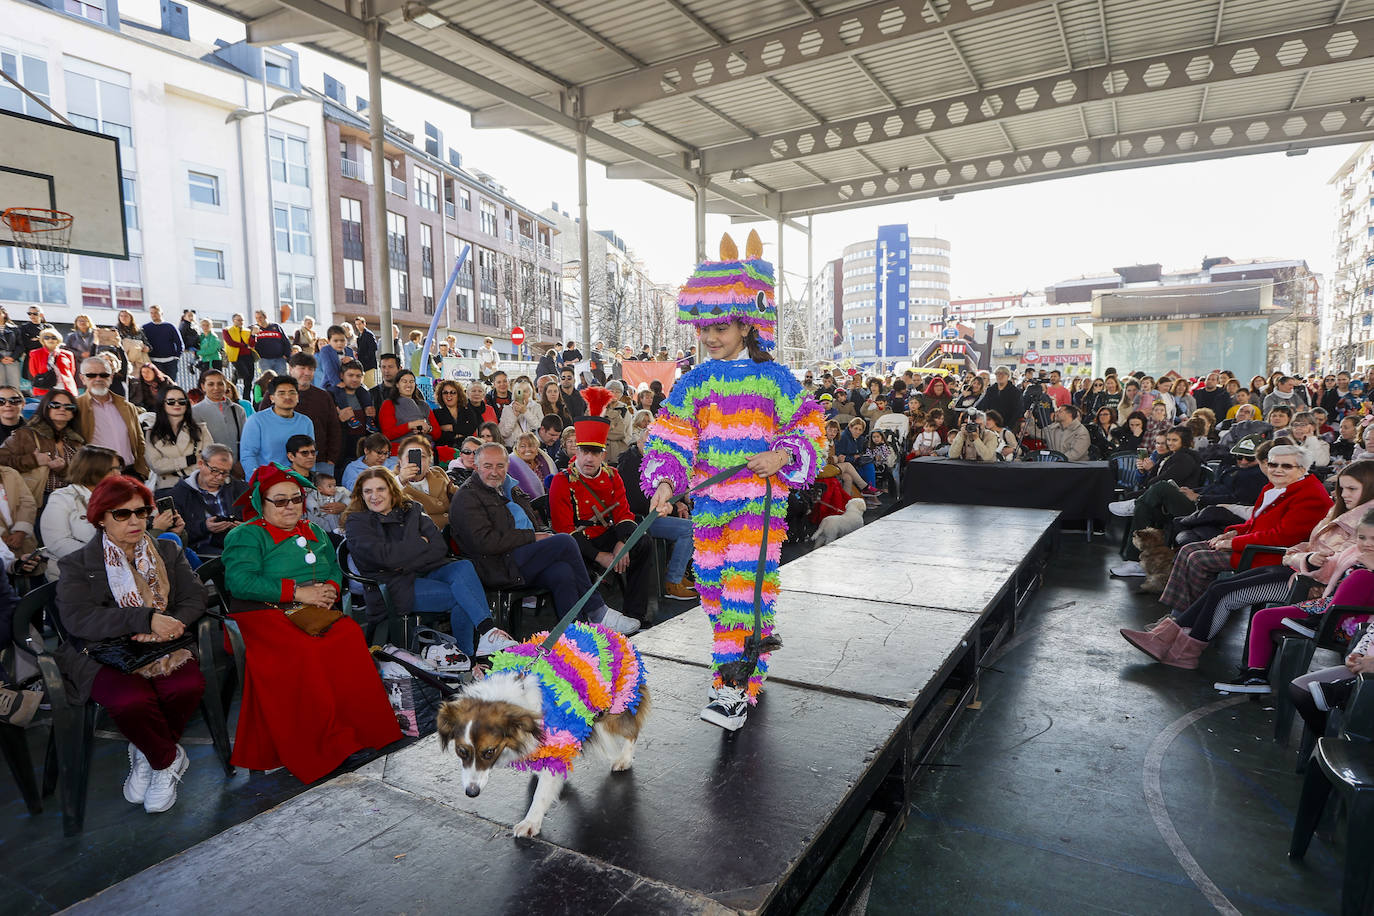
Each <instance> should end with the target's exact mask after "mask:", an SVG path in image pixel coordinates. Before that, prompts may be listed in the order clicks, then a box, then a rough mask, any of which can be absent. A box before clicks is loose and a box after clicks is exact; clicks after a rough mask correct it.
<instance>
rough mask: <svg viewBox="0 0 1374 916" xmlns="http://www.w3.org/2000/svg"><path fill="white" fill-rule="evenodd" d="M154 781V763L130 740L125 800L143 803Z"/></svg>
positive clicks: (125, 779) (134, 803)
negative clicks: (149, 786)
mask: <svg viewBox="0 0 1374 916" xmlns="http://www.w3.org/2000/svg"><path fill="white" fill-rule="evenodd" d="M152 781H153V765H152V764H151V763H149V762H148V758H147V757H145V756H143V752H142V751H140V750H139V749H138V748H137V747H136V746H134V743H133V742H132V741H131V742H129V775H128V776H126V777H125V778H124V800H125V801H127V802H128V803H129V804H131V805H141V804H143V799H144V798H145V797H146V796H147V794H148V784H149V783H150V782H152Z"/></svg>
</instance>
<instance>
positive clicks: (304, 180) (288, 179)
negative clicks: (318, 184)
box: [267, 133, 310, 188]
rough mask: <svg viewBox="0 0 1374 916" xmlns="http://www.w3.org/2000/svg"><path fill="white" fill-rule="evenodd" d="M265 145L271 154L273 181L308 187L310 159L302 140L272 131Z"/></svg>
mask: <svg viewBox="0 0 1374 916" xmlns="http://www.w3.org/2000/svg"><path fill="white" fill-rule="evenodd" d="M267 146H268V150H269V152H270V154H271V155H270V158H271V160H272V180H273V181H281V182H284V183H286V184H294V185H299V186H300V187H302V188H308V187H310V160H309V157H308V155H307V150H306V142H305V141H304V140H302V139H300V138H299V137H288V136H286V135H285V134H279V133H273V134H272V135H271V136H270V137H269V138H268V143H267Z"/></svg>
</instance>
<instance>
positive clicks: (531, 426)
mask: <svg viewBox="0 0 1374 916" xmlns="http://www.w3.org/2000/svg"><path fill="white" fill-rule="evenodd" d="M510 392H511V393H510V403H509V404H506V405H505V406H504V407H502V408H501V422H500V424H499V425H500V428H501V438H502V440H504V442H505V443H506V447H507V448H512V449H513V448H515V443H516V441H518V440H519V438H520V436H521V435H523V434H524V433H532V432H536V431H537V430H538V429H539V424H540V423H542V422H544V409H543V408H542V407H540V406H539V402H538V401H536V400H535V399H534V386H533V385H531V384H530V380H529V379H527V378H525V377H524V376H523V375H522V376H520V377H519V378H518V379H516V380H515V384H514V385H512V386H511V389H510Z"/></svg>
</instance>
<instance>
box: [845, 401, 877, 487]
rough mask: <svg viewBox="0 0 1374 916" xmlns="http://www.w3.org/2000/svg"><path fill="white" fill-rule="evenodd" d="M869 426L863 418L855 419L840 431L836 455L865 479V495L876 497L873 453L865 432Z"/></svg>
mask: <svg viewBox="0 0 1374 916" xmlns="http://www.w3.org/2000/svg"><path fill="white" fill-rule="evenodd" d="M867 426H868V424H866V423H865V422H864V420H863V418H862V417H855V418H854V419H852V420H850V421H849V422H848V423H846V424H845V427H844V429H842V430H840V437H839V438H838V439H836V440H835V455H836V457H837V458H839V460H840V461H842V462H844V463H846V464H849V465H850V466H852V467H853V468H854V470H855V471H857V472H858V474H859V476H860V477H862V478H863V481H864V484H865V487H864V490H863V494H864V495H865V496H876V495H877V494H878V490H877V488H876V487H875V486H874V484H875V482H876V476H875V475H876V472H875V471H874V468H873V453H872V452H870V451H869V448H868V435H867V433H866V432H865V430H866V429H867Z"/></svg>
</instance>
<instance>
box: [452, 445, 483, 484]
mask: <svg viewBox="0 0 1374 916" xmlns="http://www.w3.org/2000/svg"><path fill="white" fill-rule="evenodd" d="M481 445H482V440H481V439H478V438H477V437H476V436H468V437H467V438H466V439H464V440H463V441H462V442H460V443H459V444H458V457H456V458H454V459H453V460H452V461H450V462H449V463H448V479H449V480H451V481H453V485H454V486H455V487H461V486H462V485H463V484H465V483H467V482H468V478H469V477H471V476H472V472H473V471H474V470H476V460H477V449H478V448H480V447H481Z"/></svg>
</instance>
